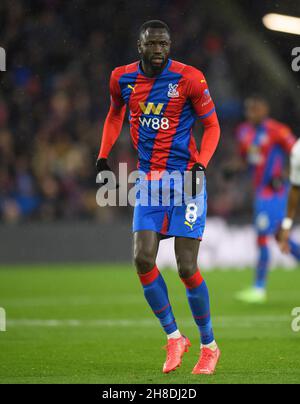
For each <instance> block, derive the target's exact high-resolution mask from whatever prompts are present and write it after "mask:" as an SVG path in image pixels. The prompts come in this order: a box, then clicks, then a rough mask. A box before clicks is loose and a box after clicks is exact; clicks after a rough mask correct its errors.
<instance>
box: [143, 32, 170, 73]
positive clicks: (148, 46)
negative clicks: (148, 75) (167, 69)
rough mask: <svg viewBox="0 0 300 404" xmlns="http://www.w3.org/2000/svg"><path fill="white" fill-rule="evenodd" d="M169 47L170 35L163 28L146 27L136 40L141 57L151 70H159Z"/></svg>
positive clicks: (166, 57) (165, 60)
mask: <svg viewBox="0 0 300 404" xmlns="http://www.w3.org/2000/svg"><path fill="white" fill-rule="evenodd" d="M170 47H171V40H170V36H169V34H168V32H167V31H166V30H165V29H163V28H148V29H147V30H146V31H145V32H144V33H143V34H142V35H141V37H140V39H139V41H138V51H139V54H140V56H141V59H142V60H143V62H144V63H145V64H146V65H148V66H151V68H152V69H153V70H160V69H161V68H162V67H163V66H164V65H165V64H166V62H167V60H168V57H169V54H170Z"/></svg>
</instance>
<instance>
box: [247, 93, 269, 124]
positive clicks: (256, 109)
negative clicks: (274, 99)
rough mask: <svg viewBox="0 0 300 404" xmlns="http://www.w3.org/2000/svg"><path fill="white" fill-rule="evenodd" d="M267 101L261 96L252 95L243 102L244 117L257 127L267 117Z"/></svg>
mask: <svg viewBox="0 0 300 404" xmlns="http://www.w3.org/2000/svg"><path fill="white" fill-rule="evenodd" d="M269 112H270V106H269V103H268V101H267V100H266V99H265V98H264V97H262V96H261V95H252V96H250V97H248V98H247V99H246V100H245V116H246V119H247V121H249V122H250V123H252V124H253V125H259V124H260V123H262V122H263V121H264V120H265V119H266V118H267V117H268V115H269Z"/></svg>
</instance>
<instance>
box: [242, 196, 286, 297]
mask: <svg viewBox="0 0 300 404" xmlns="http://www.w3.org/2000/svg"><path fill="white" fill-rule="evenodd" d="M277 208H278V203H277V200H276V196H274V197H267V198H266V197H264V196H262V195H257V197H256V199H255V215H254V226H255V230H256V234H257V237H256V240H257V241H256V245H257V261H256V265H255V269H254V271H255V276H254V284H253V286H252V287H250V288H247V289H245V290H242V291H241V292H238V293H237V294H236V296H235V297H236V298H237V299H238V300H239V301H242V302H245V303H258V304H259V303H265V301H266V299H267V295H266V286H267V278H268V272H269V266H270V250H269V245H268V244H269V235H272V234H273V233H274V231H275V230H274V229H275V228H276V220H277V215H278V211H279V210H280V209H277Z"/></svg>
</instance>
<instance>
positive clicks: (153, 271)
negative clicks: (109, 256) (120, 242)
mask: <svg viewBox="0 0 300 404" xmlns="http://www.w3.org/2000/svg"><path fill="white" fill-rule="evenodd" d="M159 241H160V235H159V234H158V233H156V232H153V231H148V230H145V231H138V232H136V233H134V263H135V266H136V269H137V272H138V275H139V278H140V281H141V283H142V286H143V289H144V295H145V298H146V300H147V302H148V304H149V306H150V307H151V309H152V311H153V313H154V314H155V316H156V317H157V318H158V319H159V321H160V324H161V326H162V328H163V330H164V331H165V333H166V334H167V337H168V345H167V360H166V363H165V364H164V368H163V371H164V372H165V373H168V372H170V371H172V370H175V369H176V368H177V367H178V366H180V364H181V359H182V356H183V354H184V352H186V351H187V350H188V346H189V345H190V342H189V341H188V339H187V338H185V337H183V336H181V334H180V332H179V330H178V328H177V324H176V321H175V317H174V314H173V311H172V307H171V304H170V301H169V297H168V290H167V286H166V284H165V281H164V279H163V277H162V275H161V273H160V272H159V270H158V268H157V266H156V257H157V252H158V247H159Z"/></svg>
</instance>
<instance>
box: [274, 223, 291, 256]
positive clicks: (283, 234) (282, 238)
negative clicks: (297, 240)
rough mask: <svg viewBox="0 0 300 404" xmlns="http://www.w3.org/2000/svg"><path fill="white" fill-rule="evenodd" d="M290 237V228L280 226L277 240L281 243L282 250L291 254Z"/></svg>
mask: <svg viewBox="0 0 300 404" xmlns="http://www.w3.org/2000/svg"><path fill="white" fill-rule="evenodd" d="M289 238H290V230H285V229H282V228H280V230H279V231H278V233H277V235H276V240H277V242H278V244H279V248H280V250H281V251H282V252H283V253H284V254H289V252H290V246H289Z"/></svg>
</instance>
